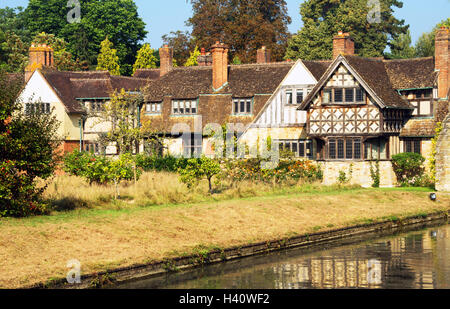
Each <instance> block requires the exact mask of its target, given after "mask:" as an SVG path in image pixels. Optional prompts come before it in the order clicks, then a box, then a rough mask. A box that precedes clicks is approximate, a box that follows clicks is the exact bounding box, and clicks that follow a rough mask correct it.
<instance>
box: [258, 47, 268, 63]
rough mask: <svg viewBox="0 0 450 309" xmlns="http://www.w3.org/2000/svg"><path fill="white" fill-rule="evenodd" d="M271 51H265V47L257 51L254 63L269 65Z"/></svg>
mask: <svg viewBox="0 0 450 309" xmlns="http://www.w3.org/2000/svg"><path fill="white" fill-rule="evenodd" d="M271 55H272V53H271V51H270V49H267V48H266V47H265V46H263V47H261V48H260V49H258V51H257V52H256V63H270V60H271V59H270V58H271Z"/></svg>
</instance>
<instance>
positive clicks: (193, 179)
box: [178, 156, 221, 194]
mask: <svg viewBox="0 0 450 309" xmlns="http://www.w3.org/2000/svg"><path fill="white" fill-rule="evenodd" d="M178 172H179V173H180V179H181V181H182V182H184V183H186V184H187V186H188V187H189V188H191V187H192V186H194V185H197V184H198V182H199V181H200V180H202V179H207V180H208V186H209V193H211V194H213V192H214V191H213V187H212V179H213V177H214V176H216V175H218V174H219V173H220V172H221V169H220V164H219V162H217V161H216V160H214V159H210V158H207V157H205V156H202V157H201V158H198V159H197V158H196V159H189V160H188V161H187V164H186V166H184V167H181V168H179V170H178Z"/></svg>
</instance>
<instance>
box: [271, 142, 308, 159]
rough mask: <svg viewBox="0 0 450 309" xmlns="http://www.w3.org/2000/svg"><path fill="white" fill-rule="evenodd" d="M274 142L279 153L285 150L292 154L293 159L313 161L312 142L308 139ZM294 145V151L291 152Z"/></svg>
mask: <svg viewBox="0 0 450 309" xmlns="http://www.w3.org/2000/svg"><path fill="white" fill-rule="evenodd" d="M274 142H275V143H277V144H278V149H279V150H280V151H281V150H284V149H286V148H287V149H289V151H291V152H292V153H294V157H295V158H300V159H308V160H312V159H313V141H312V140H310V139H298V140H297V139H277V140H275V141H274ZM294 145H295V148H296V151H294V150H293V149H294ZM302 153H303V155H302Z"/></svg>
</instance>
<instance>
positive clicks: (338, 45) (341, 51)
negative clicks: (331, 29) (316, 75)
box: [333, 31, 355, 59]
mask: <svg viewBox="0 0 450 309" xmlns="http://www.w3.org/2000/svg"><path fill="white" fill-rule="evenodd" d="M354 54H355V43H354V42H353V39H352V38H351V37H350V34H349V33H343V32H342V31H339V33H338V34H337V35H336V36H335V37H334V38H333V59H336V57H337V56H339V55H354Z"/></svg>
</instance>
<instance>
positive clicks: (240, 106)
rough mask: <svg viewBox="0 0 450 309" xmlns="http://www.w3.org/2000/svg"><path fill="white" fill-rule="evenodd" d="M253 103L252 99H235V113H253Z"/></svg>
mask: <svg viewBox="0 0 450 309" xmlns="http://www.w3.org/2000/svg"><path fill="white" fill-rule="evenodd" d="M252 105H253V104H252V99H234V100H233V115H251V114H252V112H253V111H252Z"/></svg>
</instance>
